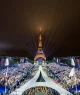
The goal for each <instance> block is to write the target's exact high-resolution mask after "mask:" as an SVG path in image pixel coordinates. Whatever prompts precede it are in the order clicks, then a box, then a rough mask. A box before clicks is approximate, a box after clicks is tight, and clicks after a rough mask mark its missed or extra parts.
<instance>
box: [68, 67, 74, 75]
mask: <svg viewBox="0 0 80 95" xmlns="http://www.w3.org/2000/svg"><path fill="white" fill-rule="evenodd" d="M71 76H75V68H72V70H71V72H70V74H69V77H71Z"/></svg>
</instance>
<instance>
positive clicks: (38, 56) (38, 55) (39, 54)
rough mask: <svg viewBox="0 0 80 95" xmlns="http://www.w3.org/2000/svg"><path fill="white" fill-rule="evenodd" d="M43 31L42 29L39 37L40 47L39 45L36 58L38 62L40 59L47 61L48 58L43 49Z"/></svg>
mask: <svg viewBox="0 0 80 95" xmlns="http://www.w3.org/2000/svg"><path fill="white" fill-rule="evenodd" d="M41 32H42V29H41V28H40V35H39V45H38V51H37V54H36V56H35V57H34V60H35V61H36V60H37V59H38V58H43V59H44V60H46V56H45V54H44V52H43V49H42V35H41Z"/></svg>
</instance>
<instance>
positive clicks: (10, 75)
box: [0, 62, 32, 88]
mask: <svg viewBox="0 0 80 95" xmlns="http://www.w3.org/2000/svg"><path fill="white" fill-rule="evenodd" d="M30 67H32V64H31V63H29V62H27V63H21V64H16V66H15V65H13V66H10V67H9V66H8V67H6V68H5V69H2V70H0V85H2V86H4V85H5V83H6V85H7V86H8V87H9V88H12V87H13V86H14V84H15V83H16V81H19V79H20V78H22V77H23V76H24V74H25V73H26V71H27V70H28V69H29V68H30Z"/></svg>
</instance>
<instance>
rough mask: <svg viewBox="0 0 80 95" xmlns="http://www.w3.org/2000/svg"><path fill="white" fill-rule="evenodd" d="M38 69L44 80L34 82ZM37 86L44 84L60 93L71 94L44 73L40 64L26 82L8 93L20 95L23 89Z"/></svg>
mask: <svg viewBox="0 0 80 95" xmlns="http://www.w3.org/2000/svg"><path fill="white" fill-rule="evenodd" d="M40 71H41V73H42V76H43V78H44V80H45V81H46V82H36V80H37V79H38V77H39V74H40ZM37 86H44V87H45V86H46V87H50V88H52V89H55V90H56V91H58V92H59V93H60V95H72V94H71V93H70V92H68V91H67V90H65V89H63V88H62V87H61V86H60V85H58V84H56V83H55V82H54V81H53V80H52V79H51V78H49V77H48V76H47V75H46V73H45V72H44V71H43V70H42V66H39V70H38V72H37V74H36V75H35V76H34V77H33V78H32V79H31V80H30V81H28V82H27V83H25V84H24V85H23V86H21V87H20V88H18V89H17V90H15V91H14V92H12V93H11V94H10V95H22V94H23V92H24V91H26V90H27V89H29V88H32V87H37Z"/></svg>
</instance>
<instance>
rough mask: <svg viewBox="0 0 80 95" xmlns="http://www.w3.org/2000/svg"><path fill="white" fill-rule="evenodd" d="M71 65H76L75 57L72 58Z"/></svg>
mask: <svg viewBox="0 0 80 95" xmlns="http://www.w3.org/2000/svg"><path fill="white" fill-rule="evenodd" d="M71 65H72V66H75V62H74V60H73V58H72V59H71Z"/></svg>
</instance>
